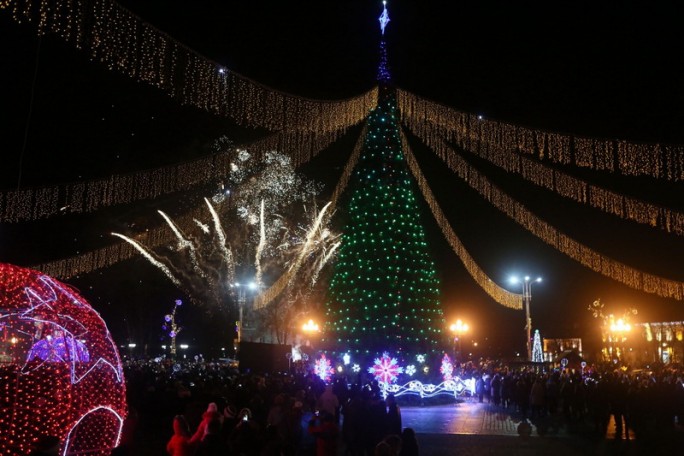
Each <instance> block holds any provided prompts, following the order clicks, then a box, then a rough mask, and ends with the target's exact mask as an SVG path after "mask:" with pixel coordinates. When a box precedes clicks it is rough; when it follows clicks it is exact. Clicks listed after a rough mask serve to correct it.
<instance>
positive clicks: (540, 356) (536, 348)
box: [532, 329, 544, 363]
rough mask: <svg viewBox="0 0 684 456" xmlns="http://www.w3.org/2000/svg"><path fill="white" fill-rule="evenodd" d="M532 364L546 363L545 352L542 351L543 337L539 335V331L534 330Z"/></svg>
mask: <svg viewBox="0 0 684 456" xmlns="http://www.w3.org/2000/svg"><path fill="white" fill-rule="evenodd" d="M532 362H533V363H543V362H544V352H543V351H542V345H541V336H540V335H539V330H538V329H535V330H534V342H533V343H532Z"/></svg>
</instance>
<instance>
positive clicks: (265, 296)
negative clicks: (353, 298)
mask: <svg viewBox="0 0 684 456" xmlns="http://www.w3.org/2000/svg"><path fill="white" fill-rule="evenodd" d="M367 128H368V125H367V124H366V125H364V127H363V130H362V131H361V134H360V135H359V138H358V139H357V140H356V145H355V146H354V149H353V150H352V153H351V155H350V157H349V160H347V164H346V165H345V167H344V170H343V171H342V175H341V176H340V180H339V181H338V182H337V186H336V187H335V191H334V192H333V194H332V196H331V198H330V201H331V204H330V208H329V209H328V211H329V212H331V213H332V212H333V211H334V210H335V207H336V206H337V201H338V200H339V198H340V195H342V193H343V192H344V190H345V189H346V188H347V184H348V183H349V178H350V177H351V174H352V172H353V171H354V168H355V167H356V163H357V162H358V161H359V156H360V155H361V150H362V149H363V141H364V138H365V137H366V132H367ZM298 266H299V265H294V266H293V267H291V268H289V269H288V270H287V271H286V272H285V273H284V274H283V275H281V276H280V277H279V278H278V280H276V281H275V282H274V283H273V285H271V286H270V287H269V288H268V289H267V290H265V291H264V292H263V293H260V294H259V295H258V296H257V297H256V298H254V308H255V309H262V308H264V307H266V306H267V305H269V304H270V303H271V302H273V300H274V299H276V298H277V297H278V296H279V295H280V294H281V293H282V292H283V291H284V290H285V289H286V288H287V286H288V285H289V284H290V283H292V281H293V280H294V279H295V277H296V275H297V271H298V270H299V267H298Z"/></svg>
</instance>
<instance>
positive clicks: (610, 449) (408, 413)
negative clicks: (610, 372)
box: [401, 402, 684, 456]
mask: <svg viewBox="0 0 684 456" xmlns="http://www.w3.org/2000/svg"><path fill="white" fill-rule="evenodd" d="M401 412H402V422H403V426H404V427H412V428H413V429H414V430H415V431H416V434H417V437H418V443H419V445H420V450H421V451H420V454H421V456H442V455H459V456H460V455H468V456H470V455H473V456H475V455H478V456H479V455H510V456H516V455H553V456H565V455H640V454H644V455H655V454H657V455H676V454H684V432H682V429H681V428H680V427H676V429H675V430H674V431H673V432H671V433H668V434H666V435H664V436H663V437H662V438H661V439H659V440H657V441H649V442H641V441H636V440H635V439H634V435H633V434H632V433H630V435H629V436H628V438H626V439H621V440H618V439H615V423H614V422H613V421H611V422H610V423H609V425H608V432H607V434H606V435H604V436H598V437H597V436H595V435H591V430H590V429H586V428H583V427H577V428H573V429H568V428H567V427H564V426H560V425H558V426H557V427H554V423H552V422H551V423H550V425H549V426H548V428H545V429H542V430H540V429H537V426H534V425H533V426H532V432H531V435H530V437H528V438H523V437H521V436H519V435H518V430H517V429H518V424H519V423H520V419H516V418H515V416H514V415H511V414H510V413H508V412H505V411H503V410H502V409H500V408H499V407H495V406H493V405H490V404H487V403H478V402H460V403H457V404H451V405H444V406H433V407H403V408H402V410H401ZM540 433H541V434H542V435H540Z"/></svg>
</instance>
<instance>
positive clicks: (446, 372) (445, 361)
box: [439, 353, 454, 381]
mask: <svg viewBox="0 0 684 456" xmlns="http://www.w3.org/2000/svg"><path fill="white" fill-rule="evenodd" d="M439 372H440V373H441V374H442V378H443V379H444V381H447V380H451V379H452V378H454V363H452V362H451V358H449V355H447V354H446V353H445V354H444V357H443V358H442V365H441V366H440V368H439Z"/></svg>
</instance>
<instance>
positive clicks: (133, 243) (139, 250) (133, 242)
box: [112, 233, 181, 286]
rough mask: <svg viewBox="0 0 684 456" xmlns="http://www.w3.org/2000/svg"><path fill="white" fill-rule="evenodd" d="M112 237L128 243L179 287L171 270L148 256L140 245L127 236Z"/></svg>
mask: <svg viewBox="0 0 684 456" xmlns="http://www.w3.org/2000/svg"><path fill="white" fill-rule="evenodd" d="M112 235H114V236H116V237H119V238H121V239H123V240H124V241H126V242H128V243H129V244H131V245H132V246H133V247H134V248H135V249H136V250H137V251H138V252H140V253H141V254H142V256H144V257H145V258H146V259H147V261H149V262H150V263H152V264H153V265H154V266H156V267H157V268H159V269H160V270H161V271H162V272H163V273H164V274H165V275H166V277H168V278H169V279H170V280H171V282H173V283H174V285H176V286H180V285H181V283H180V281H179V280H178V279H177V278H176V277H175V276H174V275H173V273H172V272H171V270H170V269H169V268H168V267H167V266H166V265H165V264H164V263H162V262H161V261H159V260H157V259H156V258H155V257H153V256H152V254H150V252H148V251H147V250H145V247H143V246H142V245H140V244H139V243H138V242H136V241H134V240H133V239H131V238H129V237H128V236H124V235H123V234H119V233H112Z"/></svg>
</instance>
